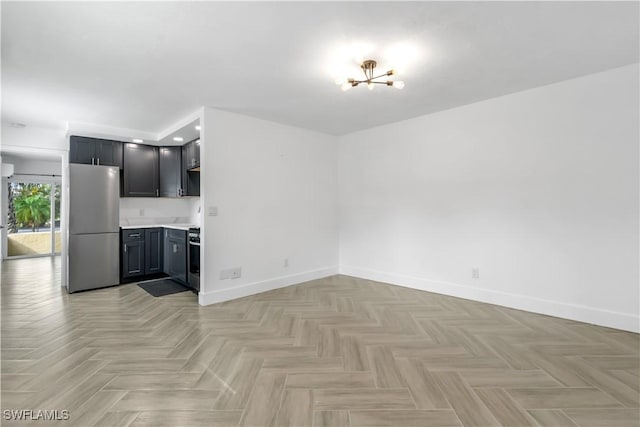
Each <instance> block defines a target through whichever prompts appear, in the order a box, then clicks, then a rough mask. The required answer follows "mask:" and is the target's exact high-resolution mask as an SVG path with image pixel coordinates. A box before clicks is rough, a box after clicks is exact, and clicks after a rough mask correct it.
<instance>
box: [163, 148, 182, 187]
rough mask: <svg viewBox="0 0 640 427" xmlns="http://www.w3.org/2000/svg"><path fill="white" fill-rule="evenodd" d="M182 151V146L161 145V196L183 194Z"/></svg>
mask: <svg viewBox="0 0 640 427" xmlns="http://www.w3.org/2000/svg"><path fill="white" fill-rule="evenodd" d="M181 151H182V150H181V147H160V197H180V196H182V195H183V191H182V189H183V188H182V164H181V163H182V153H181Z"/></svg>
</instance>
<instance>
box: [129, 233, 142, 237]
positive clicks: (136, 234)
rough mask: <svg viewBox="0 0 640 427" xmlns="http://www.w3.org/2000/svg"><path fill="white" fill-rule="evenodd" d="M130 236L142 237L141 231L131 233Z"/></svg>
mask: <svg viewBox="0 0 640 427" xmlns="http://www.w3.org/2000/svg"><path fill="white" fill-rule="evenodd" d="M129 237H140V233H134V234H129Z"/></svg>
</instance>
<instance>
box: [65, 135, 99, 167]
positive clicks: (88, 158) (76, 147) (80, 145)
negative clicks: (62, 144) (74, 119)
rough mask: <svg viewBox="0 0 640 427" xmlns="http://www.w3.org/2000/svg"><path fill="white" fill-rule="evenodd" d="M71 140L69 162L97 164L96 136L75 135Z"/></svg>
mask: <svg viewBox="0 0 640 427" xmlns="http://www.w3.org/2000/svg"><path fill="white" fill-rule="evenodd" d="M69 140H70V146H69V163H81V164H85V165H92V164H95V159H96V140H95V139H94V138H85V137H83V136H75V135H74V136H71V138H69Z"/></svg>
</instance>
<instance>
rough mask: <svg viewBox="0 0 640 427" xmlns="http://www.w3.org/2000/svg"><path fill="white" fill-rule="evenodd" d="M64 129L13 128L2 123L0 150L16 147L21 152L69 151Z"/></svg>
mask: <svg viewBox="0 0 640 427" xmlns="http://www.w3.org/2000/svg"><path fill="white" fill-rule="evenodd" d="M66 132H67V131H66V129H54V128H43V127H38V126H27V127H24V128H14V127H11V126H9V125H8V124H7V123H4V122H3V123H2V144H1V145H0V149H2V150H5V149H9V148H11V147H16V148H18V149H20V150H21V151H23V152H24V151H25V150H29V149H36V150H37V149H47V150H60V151H69V140H68V139H67V137H66Z"/></svg>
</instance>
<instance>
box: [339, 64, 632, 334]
mask: <svg viewBox="0 0 640 427" xmlns="http://www.w3.org/2000/svg"><path fill="white" fill-rule="evenodd" d="M638 114H639V111H638V65H637V64H635V65H631V66H627V67H623V68H619V69H615V70H610V71H607V72H603V73H599V74H594V75H590V76H586V77H581V78H577V79H573V80H569V81H565V82H561V83H557V84H553V85H549V86H545V87H540V88H537V89H532V90H528V91H525V92H520V93H516V94H512V95H508V96H504V97H500V98H496V99H491V100H488V101H484V102H479V103H476V104H472V105H467V106H464V107H460V108H455V109H452V110H448V111H443V112H439V113H436V114H431V115H427V116H422V117H419V118H416V119H412V120H407V121H404V122H399V123H394V124H390V125H387V126H382V127H377V128H374V129H369V130H366V131H362V132H357V133H353V134H350V135H346V136H344V137H341V138H340V145H339V163H340V165H339V174H340V178H339V183H340V268H341V272H343V273H345V274H350V275H354V276H359V277H365V278H370V279H374V280H381V281H386V282H391V283H396V284H400V285H403V286H410V287H415V288H420V289H426V290H433V291H436V292H440V293H444V294H450V295H455V296H461V297H465V298H471V299H476V300H480V301H486V302H494V303H497V304H501V305H505V306H510V307H515V308H522V309H525V310H530V311H534V312H540V313H545V314H551V315H556V316H560V317H566V318H571V319H576V320H581V321H586V322H592V323H596V324H601V325H608V326H612V327H616V328H621V329H627V330H633V331H638V330H639V329H640V328H639V325H638V322H639V320H638V312H639V308H638V304H639V291H638V288H639V277H638V267H639V266H638V262H639V261H638V259H639V252H638V233H639V227H638V214H639V211H638V190H639V188H638V178H639V174H638V138H639V135H638V126H639V123H638V117H639V116H638ZM472 267H478V268H480V279H477V280H474V279H472V278H471V269H472Z"/></svg>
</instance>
